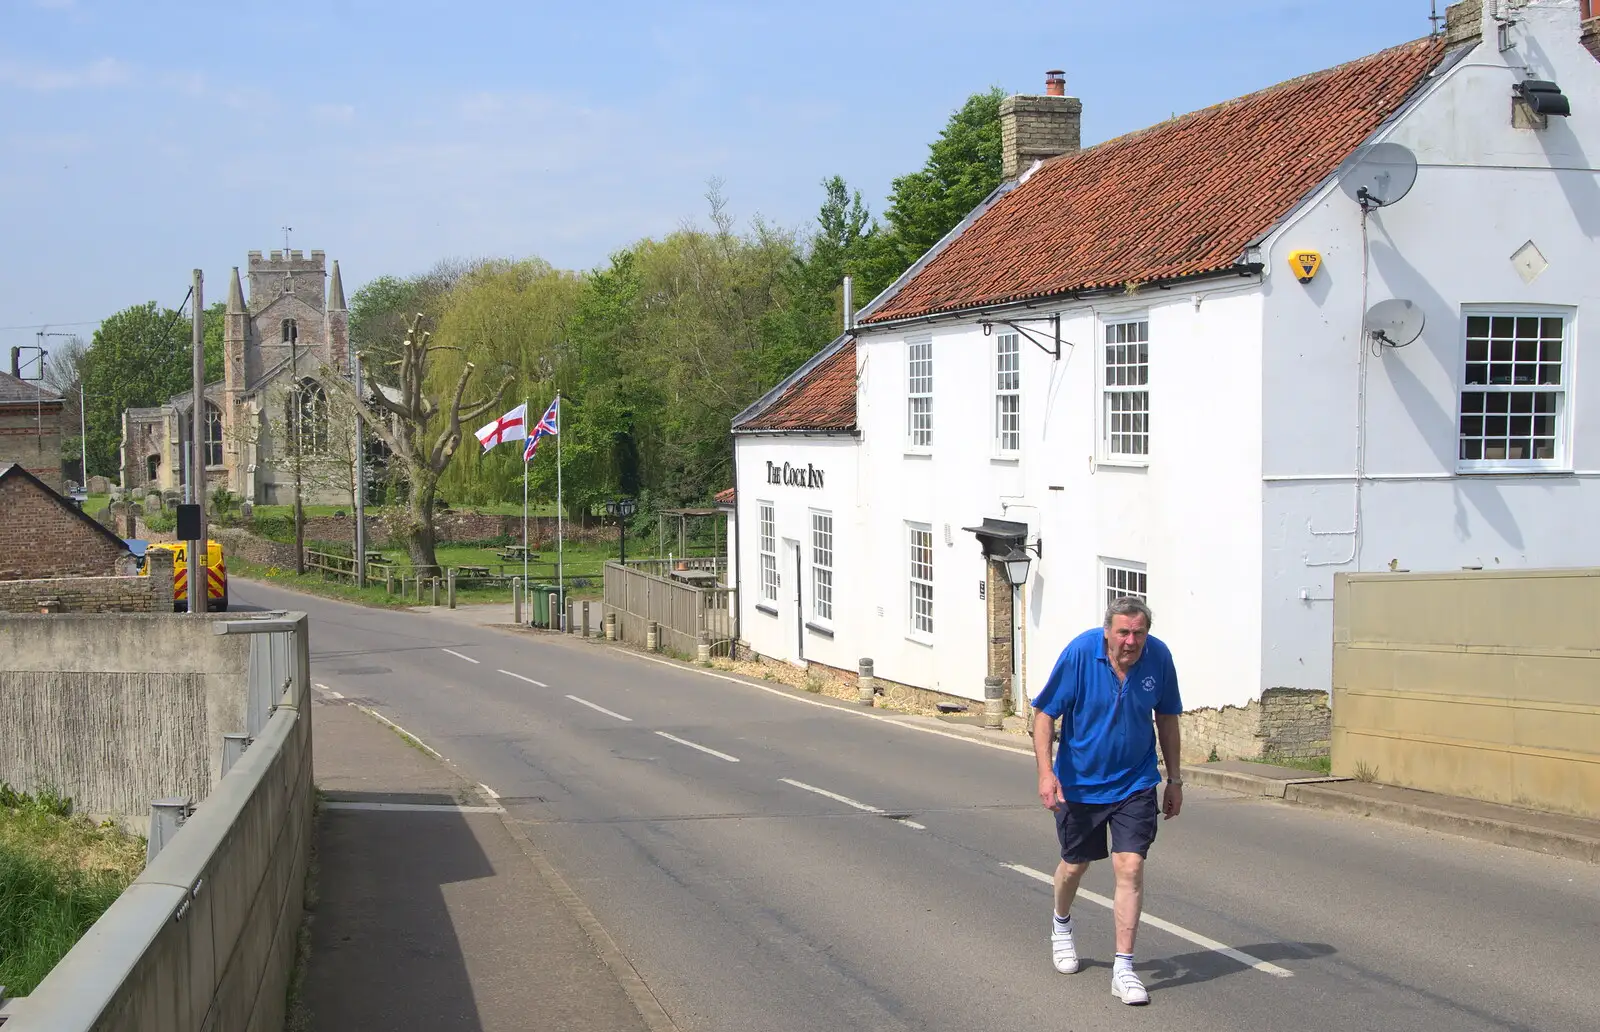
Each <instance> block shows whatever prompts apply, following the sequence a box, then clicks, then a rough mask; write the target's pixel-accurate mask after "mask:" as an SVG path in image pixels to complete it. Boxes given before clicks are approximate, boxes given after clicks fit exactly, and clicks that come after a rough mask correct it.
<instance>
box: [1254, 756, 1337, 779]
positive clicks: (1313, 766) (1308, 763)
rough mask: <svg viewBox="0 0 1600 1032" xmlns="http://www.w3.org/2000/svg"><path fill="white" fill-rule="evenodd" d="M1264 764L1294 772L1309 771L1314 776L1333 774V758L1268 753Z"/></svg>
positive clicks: (1262, 760)
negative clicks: (1286, 768) (1287, 768)
mask: <svg viewBox="0 0 1600 1032" xmlns="http://www.w3.org/2000/svg"><path fill="white" fill-rule="evenodd" d="M1261 762H1262V763H1270V764H1272V765H1273V766H1274V767H1289V768H1291V769H1293V770H1308V771H1310V772H1312V773H1313V774H1332V773H1333V757H1332V756H1279V755H1276V754H1274V753H1268V754H1267V755H1265V756H1263V757H1261Z"/></svg>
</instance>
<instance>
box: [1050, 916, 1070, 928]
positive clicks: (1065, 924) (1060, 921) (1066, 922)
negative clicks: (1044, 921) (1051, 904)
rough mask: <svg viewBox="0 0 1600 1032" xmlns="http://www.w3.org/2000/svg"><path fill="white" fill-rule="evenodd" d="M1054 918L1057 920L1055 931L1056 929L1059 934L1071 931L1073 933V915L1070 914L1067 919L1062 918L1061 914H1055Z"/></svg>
mask: <svg viewBox="0 0 1600 1032" xmlns="http://www.w3.org/2000/svg"><path fill="white" fill-rule="evenodd" d="M1052 916H1053V917H1054V918H1055V929H1056V931H1058V932H1070V931H1072V915H1071V914H1068V915H1067V916H1066V917H1062V916H1061V915H1060V914H1054V915H1052Z"/></svg>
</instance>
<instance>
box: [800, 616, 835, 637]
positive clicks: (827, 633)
mask: <svg viewBox="0 0 1600 1032" xmlns="http://www.w3.org/2000/svg"><path fill="white" fill-rule="evenodd" d="M806 630H808V631H810V632H811V633H812V634H815V635H817V636H818V637H822V638H829V639H831V638H832V637H833V631H832V630H831V629H829V628H827V627H824V626H822V625H821V624H814V623H812V622H811V621H810V620H807V621H806Z"/></svg>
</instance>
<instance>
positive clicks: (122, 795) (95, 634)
mask: <svg viewBox="0 0 1600 1032" xmlns="http://www.w3.org/2000/svg"><path fill="white" fill-rule="evenodd" d="M213 619H215V618H190V617H187V616H178V615H173V614H172V613H170V612H168V613H167V614H165V615H154V614H131V613H130V614H122V615H116V616H112V615H104V616H97V615H74V614H63V615H52V616H39V615H11V616H0V642H4V643H5V647H4V650H3V651H0V781H6V782H9V783H10V784H12V785H14V786H16V787H17V788H20V789H23V790H27V791H32V790H33V789H35V788H38V787H40V786H50V787H53V788H55V789H56V790H57V791H60V792H63V793H65V794H67V795H69V796H71V797H72V798H73V800H74V802H75V804H76V806H77V808H78V810H80V811H82V812H84V813H90V814H95V815H101V816H118V817H130V818H135V819H136V818H139V817H145V816H148V815H149V812H150V802H151V800H153V799H159V798H162V797H164V796H173V795H188V796H192V797H193V798H196V799H202V798H204V797H206V796H207V795H209V794H210V792H211V789H212V787H213V786H214V785H215V784H216V783H217V781H218V779H219V778H220V777H221V763H222V736H223V735H224V734H227V733H230V732H234V731H242V730H244V729H245V703H246V676H247V672H248V666H249V645H248V641H247V640H246V639H245V638H242V637H238V636H224V637H219V636H216V635H213V634H212V633H211V624H212V621H213Z"/></svg>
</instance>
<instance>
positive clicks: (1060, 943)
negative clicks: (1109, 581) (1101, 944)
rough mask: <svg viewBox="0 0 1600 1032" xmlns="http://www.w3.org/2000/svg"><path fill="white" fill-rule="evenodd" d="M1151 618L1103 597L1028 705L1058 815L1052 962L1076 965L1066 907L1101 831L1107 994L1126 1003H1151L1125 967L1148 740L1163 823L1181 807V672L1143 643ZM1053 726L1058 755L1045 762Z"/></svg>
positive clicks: (1044, 780)
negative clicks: (1113, 881)
mask: <svg viewBox="0 0 1600 1032" xmlns="http://www.w3.org/2000/svg"><path fill="white" fill-rule="evenodd" d="M1150 621H1151V616H1150V607H1149V606H1147V605H1145V604H1144V603H1143V602H1141V601H1139V600H1138V599H1135V598H1119V599H1117V600H1116V601H1114V602H1112V603H1111V605H1110V606H1109V607H1107V609H1106V618H1105V625H1104V627H1097V628H1095V629H1093V630H1090V631H1085V632H1084V633H1083V634H1080V635H1078V637H1076V638H1074V639H1073V640H1072V642H1071V643H1069V644H1068V645H1067V647H1066V648H1065V649H1064V650H1062V653H1061V658H1060V659H1058V660H1056V665H1055V669H1054V670H1052V671H1050V679H1049V680H1047V681H1046V682H1045V685H1044V689H1043V690H1042V691H1041V692H1040V693H1039V697H1038V698H1036V699H1034V700H1033V706H1034V709H1035V710H1037V712H1036V713H1035V714H1034V717H1033V752H1034V756H1035V757H1036V758H1037V759H1038V762H1039V799H1040V801H1041V802H1043V803H1044V805H1045V806H1047V807H1049V808H1050V809H1051V810H1053V811H1055V816H1056V837H1057V838H1058V839H1059V840H1060V843H1061V863H1060V864H1058V865H1057V866H1056V879H1055V921H1054V923H1053V927H1052V928H1051V932H1050V956H1051V960H1052V961H1053V962H1054V964H1055V968H1056V970H1057V971H1060V972H1063V973H1071V972H1074V971H1076V970H1078V948H1077V943H1076V941H1075V940H1074V937H1073V933H1074V931H1075V929H1074V927H1073V923H1072V901H1073V899H1074V898H1075V897H1076V896H1077V894H1078V883H1079V882H1080V881H1082V880H1083V874H1084V872H1085V871H1087V870H1088V869H1089V865H1090V864H1091V863H1093V862H1094V861H1096V860H1104V859H1105V858H1106V856H1107V849H1106V833H1107V831H1108V830H1109V831H1110V838H1111V848H1110V851H1109V852H1110V856H1111V866H1112V869H1113V870H1114V871H1115V872H1116V877H1117V890H1116V902H1115V908H1114V912H1115V915H1116V927H1117V957H1116V962H1115V964H1114V965H1113V966H1112V969H1111V991H1112V992H1113V993H1115V994H1116V995H1117V997H1118V998H1119V999H1121V1000H1122V1002H1123V1003H1128V1004H1141V1003H1149V1002H1150V994H1149V992H1147V991H1146V990H1145V987H1144V983H1142V982H1140V981H1139V976H1138V975H1137V974H1135V973H1134V970H1133V945H1134V939H1135V937H1136V936H1137V934H1138V931H1139V913H1140V910H1141V909H1142V907H1143V903H1144V900H1143V892H1144V860H1145V854H1146V853H1147V852H1149V849H1150V843H1151V842H1152V841H1154V840H1155V837H1156V811H1157V805H1156V786H1157V785H1158V784H1160V782H1161V775H1160V773H1159V772H1158V771H1157V769H1156V737H1157V734H1159V736H1160V739H1161V754H1162V756H1163V758H1165V760H1166V764H1167V787H1166V792H1165V794H1164V795H1163V797H1162V799H1161V805H1160V811H1161V812H1162V814H1163V815H1164V816H1165V817H1166V818H1167V819H1169V820H1170V819H1171V818H1173V817H1176V816H1178V813H1179V811H1180V810H1182V808H1183V775H1182V766H1181V761H1180V759H1179V752H1180V740H1179V730H1178V714H1180V713H1182V712H1183V703H1182V701H1181V700H1180V698H1179V696H1178V673H1177V670H1176V669H1174V667H1173V665H1172V653H1171V652H1169V651H1168V650H1167V647H1166V646H1165V645H1164V644H1162V643H1161V641H1160V640H1158V639H1156V638H1152V637H1150ZM1152 714H1154V728H1153V729H1152V726H1151V717H1152ZM1058 719H1059V720H1060V721H1061V748H1060V749H1059V750H1057V751H1056V756H1055V760H1054V763H1052V762H1051V757H1050V750H1051V745H1052V744H1053V742H1054V739H1055V722H1056V721H1057V720H1058Z"/></svg>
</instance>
